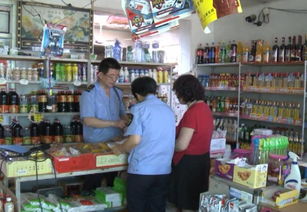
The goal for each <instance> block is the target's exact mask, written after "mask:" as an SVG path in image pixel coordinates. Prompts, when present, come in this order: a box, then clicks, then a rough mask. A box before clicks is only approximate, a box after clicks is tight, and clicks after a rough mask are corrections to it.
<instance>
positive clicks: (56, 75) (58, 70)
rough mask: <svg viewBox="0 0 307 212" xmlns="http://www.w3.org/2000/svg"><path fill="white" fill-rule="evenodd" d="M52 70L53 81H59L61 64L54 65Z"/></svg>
mask: <svg viewBox="0 0 307 212" xmlns="http://www.w3.org/2000/svg"><path fill="white" fill-rule="evenodd" d="M54 70H55V79H56V80H57V81H61V64H60V63H56V64H55V65H54Z"/></svg>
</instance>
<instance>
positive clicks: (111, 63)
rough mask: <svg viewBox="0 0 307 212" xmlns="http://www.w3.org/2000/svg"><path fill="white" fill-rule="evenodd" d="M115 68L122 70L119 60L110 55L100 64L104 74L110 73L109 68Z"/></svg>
mask: <svg viewBox="0 0 307 212" xmlns="http://www.w3.org/2000/svg"><path fill="white" fill-rule="evenodd" d="M110 68H113V69H116V70H120V69H121V66H120V64H119V62H118V61H117V60H115V59H114V58H111V57H108V58H105V59H103V60H102V61H101V62H100V64H99V69H98V70H99V72H102V73H104V74H106V73H108V71H109V69H110Z"/></svg>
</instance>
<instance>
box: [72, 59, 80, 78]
mask: <svg viewBox="0 0 307 212" xmlns="http://www.w3.org/2000/svg"><path fill="white" fill-rule="evenodd" d="M78 72H79V68H78V65H77V64H76V63H75V64H73V65H72V81H77V80H79V76H78V75H79V74H78Z"/></svg>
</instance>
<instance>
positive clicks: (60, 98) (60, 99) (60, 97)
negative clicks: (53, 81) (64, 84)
mask: <svg viewBox="0 0 307 212" xmlns="http://www.w3.org/2000/svg"><path fill="white" fill-rule="evenodd" d="M57 104H58V112H67V111H66V95H65V93H64V92H63V91H59V92H58V94H57Z"/></svg>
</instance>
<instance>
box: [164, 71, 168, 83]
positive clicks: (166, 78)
mask: <svg viewBox="0 0 307 212" xmlns="http://www.w3.org/2000/svg"><path fill="white" fill-rule="evenodd" d="M168 82H169V77H168V71H167V70H164V71H163V83H168Z"/></svg>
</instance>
